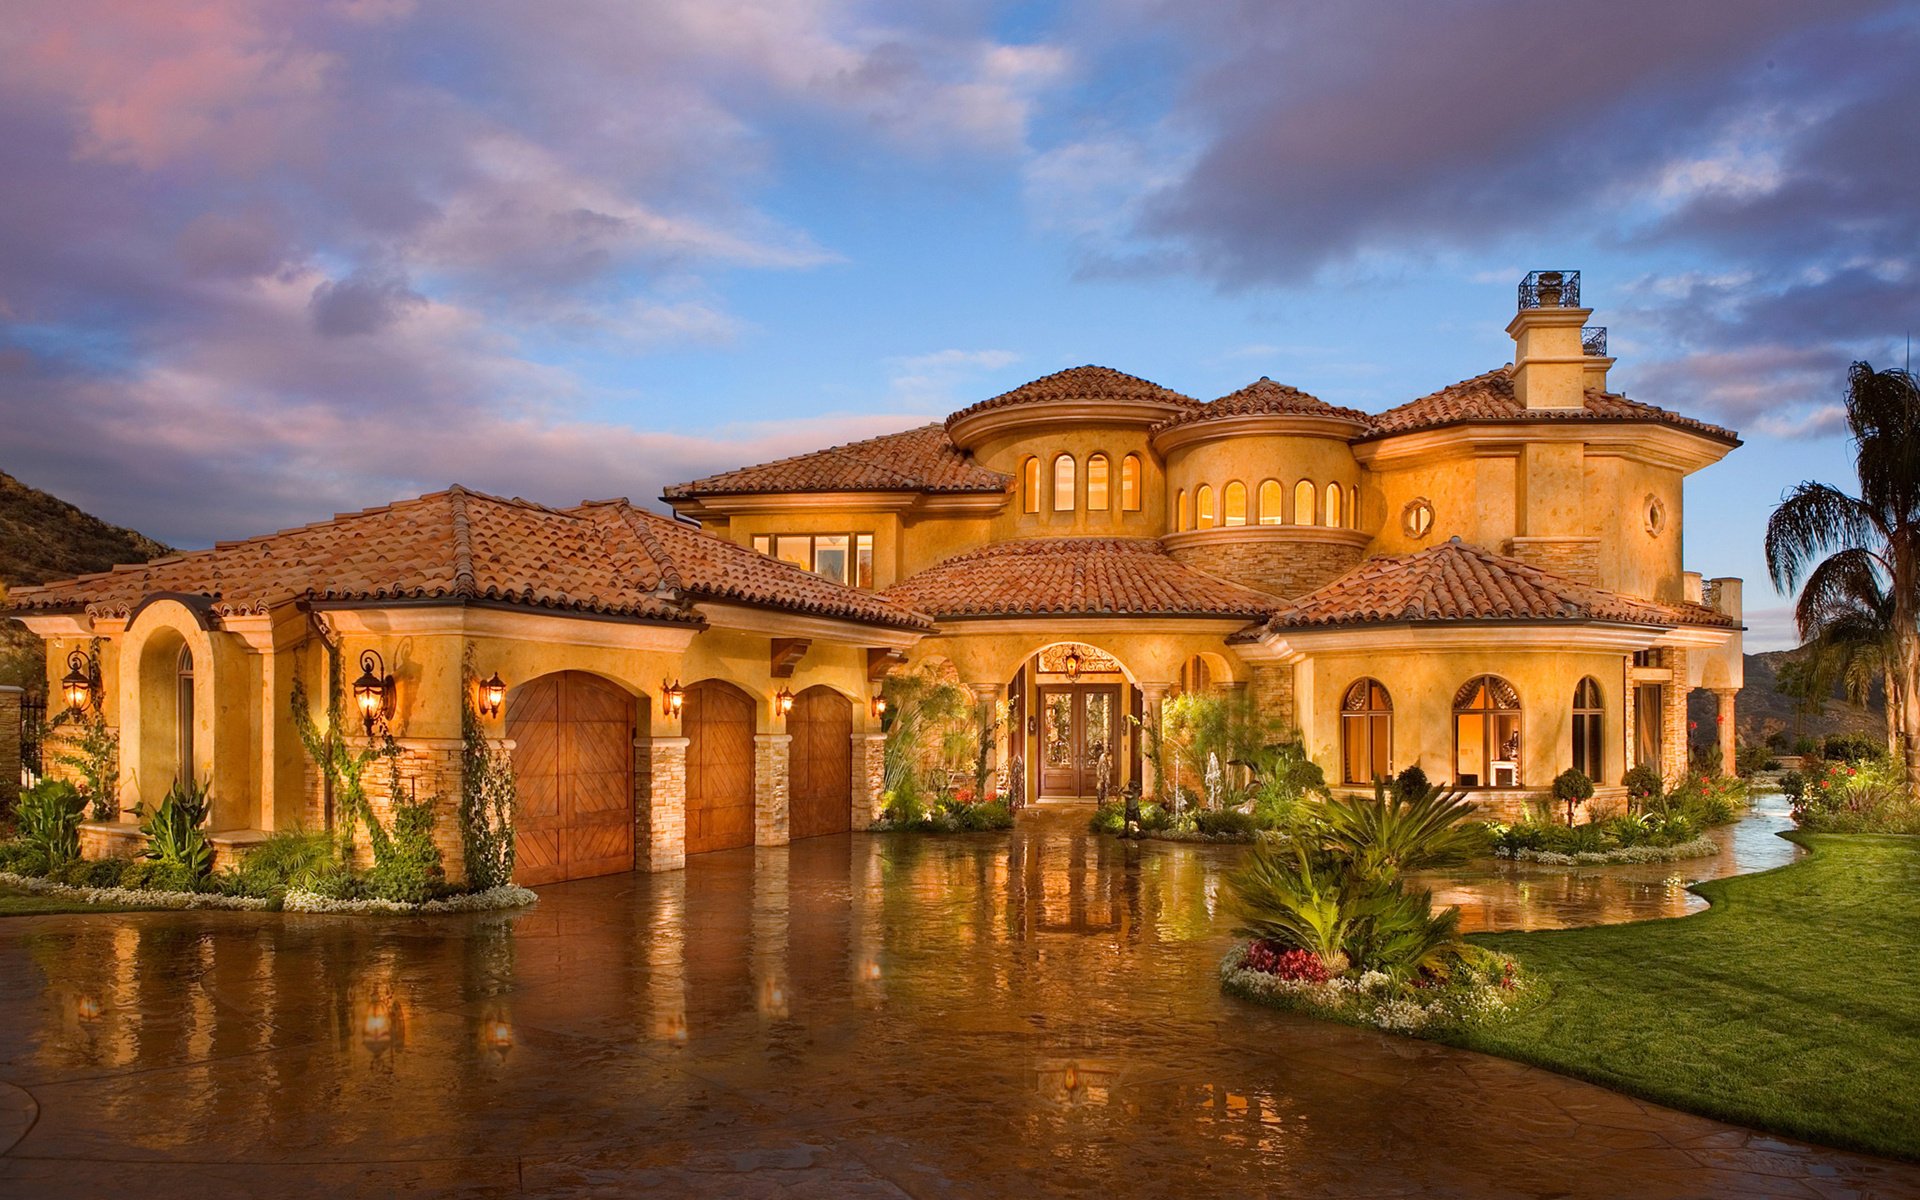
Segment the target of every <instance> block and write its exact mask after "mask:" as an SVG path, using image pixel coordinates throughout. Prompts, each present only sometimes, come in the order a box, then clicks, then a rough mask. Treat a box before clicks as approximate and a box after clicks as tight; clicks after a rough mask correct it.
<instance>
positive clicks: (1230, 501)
mask: <svg viewBox="0 0 1920 1200" xmlns="http://www.w3.org/2000/svg"><path fill="white" fill-rule="evenodd" d="M1220 501H1221V509H1222V511H1221V514H1220V523H1221V524H1222V525H1245V524H1246V523H1247V485H1246V484H1244V483H1241V482H1240V481H1239V480H1238V479H1236V480H1234V481H1233V482H1232V483H1229V484H1228V485H1227V490H1226V491H1225V492H1224V493H1222V494H1221V497H1220Z"/></svg>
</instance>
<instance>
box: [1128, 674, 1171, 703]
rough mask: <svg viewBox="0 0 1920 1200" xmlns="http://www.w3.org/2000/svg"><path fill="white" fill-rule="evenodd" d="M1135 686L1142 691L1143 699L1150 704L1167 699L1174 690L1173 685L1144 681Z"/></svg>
mask: <svg viewBox="0 0 1920 1200" xmlns="http://www.w3.org/2000/svg"><path fill="white" fill-rule="evenodd" d="M1133 686H1135V687H1137V688H1139V689H1140V695H1141V697H1142V698H1143V699H1145V700H1146V702H1147V703H1148V704H1153V703H1156V702H1157V701H1160V700H1163V699H1165V698H1166V695H1167V693H1168V692H1170V691H1172V690H1173V685H1172V684H1171V683H1155V682H1150V681H1148V680H1144V679H1143V680H1141V681H1140V682H1138V683H1136V684H1134V685H1133Z"/></svg>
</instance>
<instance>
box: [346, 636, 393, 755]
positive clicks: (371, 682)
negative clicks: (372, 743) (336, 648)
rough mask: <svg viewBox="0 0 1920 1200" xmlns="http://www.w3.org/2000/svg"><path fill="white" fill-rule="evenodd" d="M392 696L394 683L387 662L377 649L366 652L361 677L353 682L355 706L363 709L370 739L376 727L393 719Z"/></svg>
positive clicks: (362, 661) (361, 710)
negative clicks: (388, 672)
mask: <svg viewBox="0 0 1920 1200" xmlns="http://www.w3.org/2000/svg"><path fill="white" fill-rule="evenodd" d="M393 697H394V680H393V676H391V675H389V674H387V664H386V660H385V659H383V658H381V657H380V652H379V651H378V650H367V651H364V652H363V653H362V654H361V655H360V678H358V679H356V680H354V681H353V703H354V706H355V707H357V708H358V709H359V710H360V720H361V722H362V723H363V724H365V725H366V727H367V736H368V737H372V736H373V731H374V729H375V728H376V727H377V726H381V725H385V724H386V723H387V722H388V721H391V720H393Z"/></svg>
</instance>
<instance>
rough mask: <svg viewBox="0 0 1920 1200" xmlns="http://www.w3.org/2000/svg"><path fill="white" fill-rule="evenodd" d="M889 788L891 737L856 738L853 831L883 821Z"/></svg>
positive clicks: (862, 736)
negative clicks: (883, 797) (888, 755)
mask: <svg viewBox="0 0 1920 1200" xmlns="http://www.w3.org/2000/svg"><path fill="white" fill-rule="evenodd" d="M886 786H887V735H886V734H884V733H856V734H854V735H853V828H854V831H855V832H858V831H860V830H862V829H865V828H866V827H867V826H869V825H871V824H873V823H874V822H875V821H878V820H879V819H880V812H881V810H882V809H884V808H886V806H887V802H886V801H885V800H883V799H881V798H880V793H881V791H882V790H883V789H885V787H886Z"/></svg>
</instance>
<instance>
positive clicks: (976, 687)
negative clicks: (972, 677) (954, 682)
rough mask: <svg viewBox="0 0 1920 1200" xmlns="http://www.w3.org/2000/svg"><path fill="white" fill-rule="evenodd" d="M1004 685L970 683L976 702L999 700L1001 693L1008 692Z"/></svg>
mask: <svg viewBox="0 0 1920 1200" xmlns="http://www.w3.org/2000/svg"><path fill="white" fill-rule="evenodd" d="M1006 686H1007V685H1006V684H1004V683H969V684H968V685H967V687H968V688H970V689H971V690H972V691H973V698H974V699H975V700H998V699H999V698H1000V693H1001V692H1003V691H1005V690H1006Z"/></svg>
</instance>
